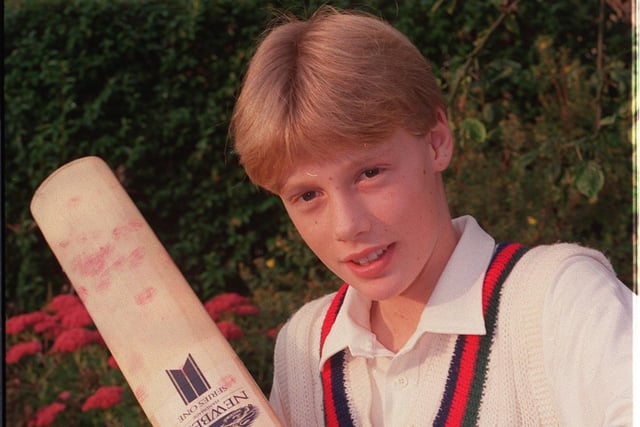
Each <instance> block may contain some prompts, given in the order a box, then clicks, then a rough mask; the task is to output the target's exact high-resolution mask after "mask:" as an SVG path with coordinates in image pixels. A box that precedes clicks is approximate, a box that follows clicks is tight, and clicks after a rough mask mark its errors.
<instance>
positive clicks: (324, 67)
mask: <svg viewBox="0 0 640 427" xmlns="http://www.w3.org/2000/svg"><path fill="white" fill-rule="evenodd" d="M439 109H440V110H444V101H443V97H442V94H441V92H440V89H439V88H438V85H437V83H436V81H435V78H434V77H433V74H432V72H431V67H430V65H429V64H428V62H427V61H426V60H425V58H424V57H423V56H422V54H421V53H420V52H419V51H418V49H417V48H416V47H415V46H414V45H413V44H412V43H411V42H410V41H409V40H408V39H407V38H406V37H405V36H404V35H403V34H402V33H400V32H399V31H398V30H396V29H395V28H393V27H392V26H391V25H389V24H387V23H386V22H384V21H382V20H380V19H378V18H376V17H373V16H370V15H365V14H363V13H360V12H345V11H338V10H337V9H334V8H329V7H323V8H322V9H320V10H319V11H318V12H316V13H315V14H313V16H312V17H311V18H309V19H308V20H306V21H304V20H299V19H296V18H293V17H288V18H287V21H286V22H285V23H284V24H280V25H277V26H275V27H274V28H273V29H272V30H271V31H270V32H268V33H267V35H266V37H265V38H264V39H263V40H262V42H261V43H260V44H259V45H258V48H257V50H256V53H255V55H254V56H253V58H252V59H251V62H250V64H249V68H248V71H247V73H246V76H245V78H244V82H243V87H242V90H241V93H240V95H239V97H238V100H237V103H236V106H235V109H234V112H233V117H232V119H231V127H230V133H231V137H232V139H233V141H234V146H235V150H236V152H237V153H238V155H239V157H240V162H241V164H242V166H243V167H244V168H245V171H246V173H247V175H248V176H249V178H250V179H251V180H252V182H254V183H255V184H257V185H259V186H261V187H263V188H265V189H267V190H269V191H272V192H275V193H277V192H278V190H279V188H280V186H281V185H282V180H283V179H284V178H286V174H287V171H288V170H290V168H291V166H292V165H294V164H295V162H296V161H299V160H309V159H311V160H326V159H330V158H334V157H335V156H336V155H340V154H342V153H345V152H347V151H348V150H350V149H353V147H354V145H358V146H363V143H376V142H379V141H381V140H383V139H384V138H385V137H387V136H389V135H390V134H391V133H392V132H393V131H394V130H395V129H396V128H398V127H403V128H404V129H406V130H407V131H409V132H411V133H414V134H417V135H422V134H425V133H426V132H427V131H428V130H429V129H431V127H433V126H434V125H435V123H436V120H437V118H436V117H437V111H438V110H439Z"/></svg>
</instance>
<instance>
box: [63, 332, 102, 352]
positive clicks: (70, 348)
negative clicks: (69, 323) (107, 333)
mask: <svg viewBox="0 0 640 427" xmlns="http://www.w3.org/2000/svg"><path fill="white" fill-rule="evenodd" d="M102 343H103V341H102V337H101V336H100V333H98V332H97V331H89V330H87V329H83V328H72V329H68V330H66V331H63V332H62V333H61V334H60V335H58V337H57V338H56V340H55V341H54V343H53V347H52V348H51V351H52V352H53V353H73V352H74V351H76V350H78V349H79V348H82V347H85V346H87V345H89V344H102Z"/></svg>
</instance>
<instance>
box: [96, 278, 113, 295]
mask: <svg viewBox="0 0 640 427" xmlns="http://www.w3.org/2000/svg"><path fill="white" fill-rule="evenodd" d="M110 287H111V276H110V275H109V274H103V275H102V276H100V278H99V279H98V283H96V291H98V292H104V291H106V290H107V289H109V288H110Z"/></svg>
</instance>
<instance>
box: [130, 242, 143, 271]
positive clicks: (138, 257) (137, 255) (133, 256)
mask: <svg viewBox="0 0 640 427" xmlns="http://www.w3.org/2000/svg"><path fill="white" fill-rule="evenodd" d="M144 256H145V250H144V248H143V247H142V246H139V247H137V248H135V249H134V250H133V251H131V253H130V254H129V256H128V260H129V266H130V267H132V268H133V267H137V266H139V265H140V264H142V260H143V259H144Z"/></svg>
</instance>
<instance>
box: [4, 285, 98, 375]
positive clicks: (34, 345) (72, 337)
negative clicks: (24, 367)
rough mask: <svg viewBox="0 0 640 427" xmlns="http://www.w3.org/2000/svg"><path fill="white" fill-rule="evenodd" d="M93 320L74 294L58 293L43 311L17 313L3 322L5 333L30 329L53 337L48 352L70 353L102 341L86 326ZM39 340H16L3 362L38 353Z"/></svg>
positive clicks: (40, 343) (9, 333) (12, 333)
mask: <svg viewBox="0 0 640 427" xmlns="http://www.w3.org/2000/svg"><path fill="white" fill-rule="evenodd" d="M92 326H93V321H92V320H91V317H90V316H89V313H88V312H87V309H86V308H85V307H84V305H83V304H82V301H81V300H80V298H78V297H77V296H76V295H71V294H62V295H58V296H56V297H55V298H53V299H52V300H51V302H50V303H49V304H47V305H46V306H45V308H44V310H43V311H34V312H32V313H25V314H19V315H17V316H14V317H11V318H9V319H8V320H7V321H6V323H5V332H6V334H7V335H9V336H17V335H19V334H21V333H22V332H24V331H26V330H27V329H29V328H31V329H32V330H33V332H35V333H37V334H41V335H42V338H43V339H50V340H53V346H52V347H51V349H50V351H51V352H53V353H72V352H74V351H76V350H78V349H80V348H82V347H85V346H87V345H90V344H104V343H103V341H102V338H101V336H100V334H99V333H98V332H97V331H96V330H94V329H89V328H91V327H92ZM42 351H43V345H42V342H41V341H39V340H38V339H31V340H29V341H27V342H18V343H16V344H14V345H13V346H12V347H10V348H9V349H8V350H7V355H6V359H5V361H6V363H7V364H13V363H18V362H19V361H20V359H22V357H24V356H28V355H32V354H36V353H41V352H42Z"/></svg>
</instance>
